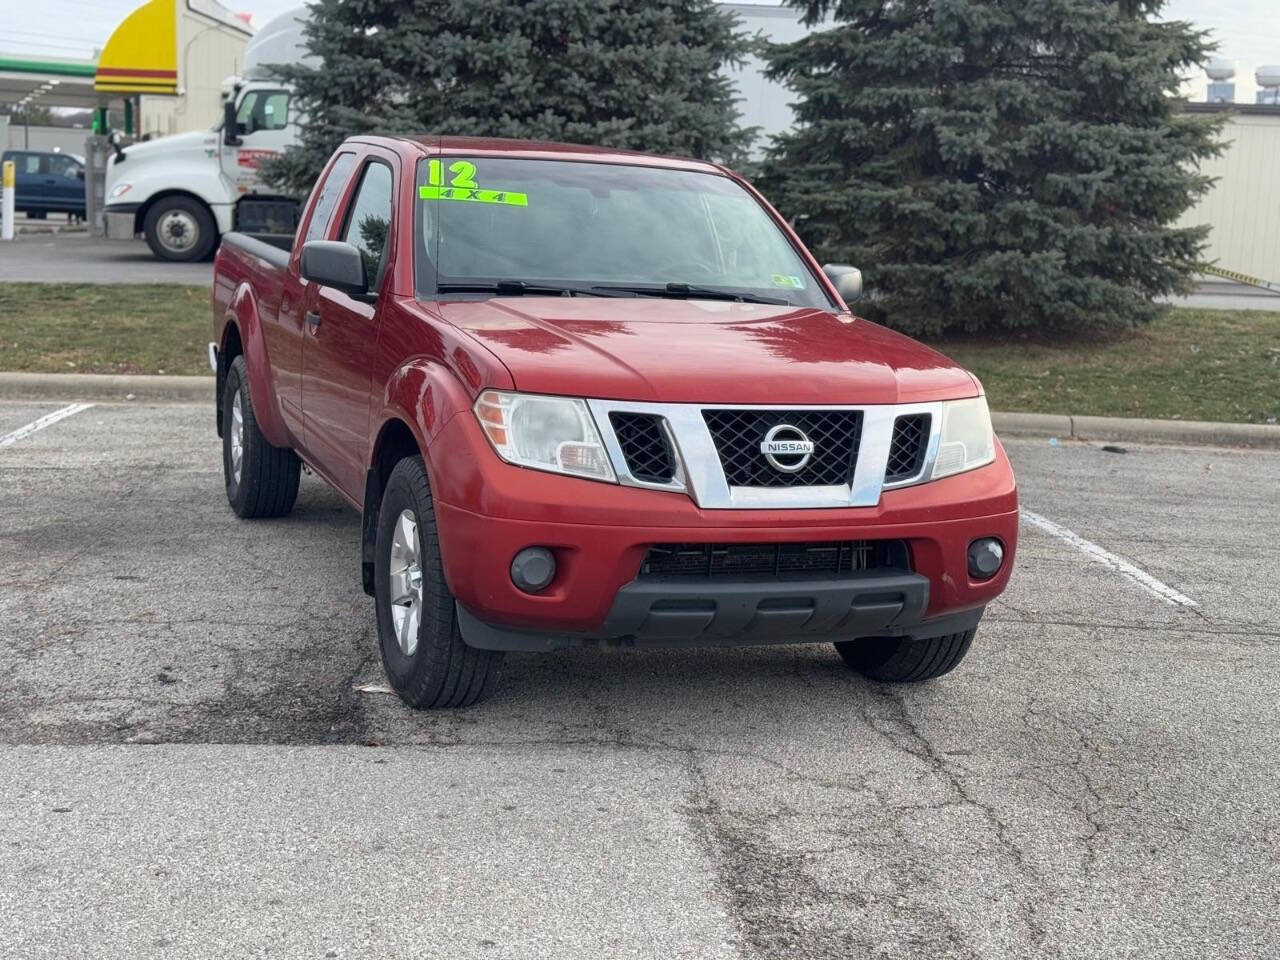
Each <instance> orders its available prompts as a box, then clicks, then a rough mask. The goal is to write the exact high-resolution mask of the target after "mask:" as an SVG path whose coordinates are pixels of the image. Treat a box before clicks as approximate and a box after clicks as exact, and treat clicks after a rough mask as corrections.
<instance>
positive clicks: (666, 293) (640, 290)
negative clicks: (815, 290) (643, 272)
mask: <svg viewBox="0 0 1280 960" xmlns="http://www.w3.org/2000/svg"><path fill="white" fill-rule="evenodd" d="M591 289H592V290H625V291H628V292H630V293H635V294H640V295H641V296H646V297H676V298H680V299H683V300H734V301H736V302H738V303H770V304H777V305H779V306H792V303H791V301H790V300H784V299H783V298H781V297H762V296H759V295H758V294H754V293H743V292H742V291H740V290H726V289H724V288H722V287H699V286H696V285H695V284H690V283H668V284H667V285H666V286H662V287H659V286H647V285H644V284H637V285H635V286H630V285H626V284H596V285H595V286H593V287H592V288H591Z"/></svg>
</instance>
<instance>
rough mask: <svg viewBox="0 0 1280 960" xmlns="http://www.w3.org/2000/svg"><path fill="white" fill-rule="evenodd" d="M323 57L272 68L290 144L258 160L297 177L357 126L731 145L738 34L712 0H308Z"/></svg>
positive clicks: (316, 167) (740, 143)
mask: <svg viewBox="0 0 1280 960" xmlns="http://www.w3.org/2000/svg"><path fill="white" fill-rule="evenodd" d="M311 11H312V12H311V19H310V22H309V24H308V25H307V27H306V28H305V29H306V38H307V44H308V47H309V49H310V51H311V53H312V54H314V55H316V56H317V57H319V58H320V61H321V66H320V67H319V68H317V69H310V68H308V67H305V66H297V65H293V66H286V67H279V68H277V72H278V74H279V75H280V76H281V77H282V78H283V79H285V80H288V81H290V82H291V83H292V84H293V85H294V87H295V90H296V91H297V92H296V100H295V101H294V102H295V104H296V108H297V109H298V110H299V111H300V116H301V126H302V131H301V142H300V145H299V146H297V147H295V148H293V149H291V150H289V151H286V153H285V154H284V155H283V156H282V157H281V158H279V159H277V160H275V161H274V162H272V163H271V164H269V165H268V166H267V167H266V168H265V169H264V173H265V175H266V176H267V177H268V178H269V179H270V180H271V181H272V182H274V183H276V184H277V185H279V186H281V187H283V188H285V189H287V190H290V191H291V192H294V193H297V194H305V193H306V192H307V191H308V190H310V188H311V185H312V184H313V183H314V181H315V178H316V176H317V175H318V174H319V172H320V170H321V168H322V167H323V165H324V163H325V162H326V161H327V160H328V158H329V156H330V154H331V153H332V151H333V150H334V148H335V147H337V146H338V144H339V143H341V142H342V140H343V139H344V138H345V137H347V136H350V135H352V134H358V133H392V134H395V133H437V134H445V135H476V136H495V137H520V138H529V139H545V140H560V141H567V142H571V143H584V144H596V145H603V146H611V147H619V148H625V149H634V150H647V151H653V152H659V153H674V154H683V155H687V156H693V157H698V158H703V159H713V160H724V161H734V160H736V159H738V158H740V157H741V156H742V154H743V152H744V150H745V149H746V147H747V145H748V144H749V142H750V140H751V138H752V131H750V130H743V129H740V128H739V127H738V124H737V120H738V111H737V109H736V108H735V106H734V100H735V96H734V89H733V86H732V84H731V83H730V81H729V80H728V79H727V78H726V77H725V76H724V75H723V73H722V68H723V67H724V66H725V65H726V64H733V63H737V62H740V60H741V59H742V57H743V55H744V54H745V53H746V52H747V51H748V50H749V49H750V40H749V39H748V38H747V37H746V36H745V35H744V34H742V33H740V32H739V31H738V30H737V29H736V22H735V21H734V20H733V19H732V18H731V17H729V16H728V15H726V14H725V13H724V12H722V11H721V10H720V9H719V8H718V7H717V6H716V4H715V3H713V2H711V0H644V2H634V0H317V2H315V3H313V4H312V5H311Z"/></svg>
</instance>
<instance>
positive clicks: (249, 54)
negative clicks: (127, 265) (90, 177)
mask: <svg viewBox="0 0 1280 960" xmlns="http://www.w3.org/2000/svg"><path fill="white" fill-rule="evenodd" d="M307 15H308V11H307V10H306V8H304V7H299V8H298V9H296V10H292V11H290V12H288V13H285V14H282V15H280V16H279V17H276V18H275V19H274V20H271V21H270V22H269V23H267V25H266V26H265V27H263V28H262V30H260V31H259V32H258V33H257V34H255V35H254V37H253V39H252V40H250V41H249V44H248V46H247V47H246V48H245V68H244V74H243V75H242V76H239V77H232V78H230V79H229V80H228V81H227V82H226V83H225V84H224V87H223V97H224V102H223V119H222V120H221V122H219V123H218V125H217V126H215V127H214V128H213V129H212V130H194V131H191V132H190V133H179V134H174V135H172V136H168V137H162V138H160V139H158V140H151V141H148V142H145V143H135V144H131V145H129V146H127V147H118V146H117V147H116V149H115V153H114V156H112V157H111V158H110V159H109V160H108V164H107V182H106V199H105V202H104V204H103V213H104V216H105V221H106V223H105V226H106V232H107V237H108V238H110V239H123V240H131V239H133V238H134V237H136V236H138V235H139V234H141V235H142V236H143V237H145V238H146V241H147V243H148V245H149V246H150V247H151V250H152V252H153V253H154V254H155V255H156V256H157V257H159V258H161V259H162V260H202V259H204V258H206V257H208V256H209V255H210V254H211V253H212V252H213V250H214V249H215V248H216V247H217V244H218V238H219V237H220V236H221V235H222V234H224V233H226V232H227V231H229V230H239V231H242V232H244V233H249V234H260V235H264V236H285V237H288V236H291V235H292V233H293V230H294V227H295V226H296V225H297V217H298V204H297V202H296V200H294V199H292V198H290V197H283V196H280V195H278V194H276V193H274V192H272V191H271V190H270V188H269V187H267V185H266V184H265V183H263V181H262V178H261V177H260V176H259V174H258V167H259V165H260V164H261V162H262V160H263V159H264V158H265V157H268V156H273V155H274V154H276V153H279V152H280V151H281V150H283V149H284V148H285V147H287V146H288V145H289V144H291V143H293V142H294V140H295V139H296V137H297V125H296V124H295V122H294V117H293V116H292V111H291V105H290V99H291V92H290V90H289V87H288V85H286V84H283V83H281V82H279V81H277V80H272V79H270V71H269V70H268V69H267V67H268V66H269V65H270V64H276V63H296V62H299V61H303V60H306V59H307V57H308V55H307V53H306V50H305V48H303V47H302V46H301V42H302V32H301V24H300V22H299V21H300V18H305V17H306V16H307Z"/></svg>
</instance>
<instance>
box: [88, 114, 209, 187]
mask: <svg viewBox="0 0 1280 960" xmlns="http://www.w3.org/2000/svg"><path fill="white" fill-rule="evenodd" d="M110 156H111V163H110V165H109V166H108V167H107V196H108V197H109V196H110V195H111V188H112V187H114V186H115V185H116V183H118V182H120V181H124V182H125V183H132V182H133V181H134V180H137V179H139V178H140V177H141V176H143V175H144V174H146V173H150V171H151V168H152V167H154V166H155V164H156V163H157V162H164V163H165V164H179V163H182V162H184V161H187V160H195V161H197V162H199V161H208V162H209V163H210V165H211V166H212V165H214V164H215V163H216V158H217V156H218V132H217V131H216V130H192V131H191V132H189V133H175V134H172V135H171V136H167V137H158V138H156V139H155V140H147V141H146V142H144V143H135V144H132V145H130V146H127V147H125V148H124V162H123V163H121V162H119V161H118V160H117V159H116V156H115V154H114V153H113V154H111V155H110ZM175 169H176V168H175ZM133 199H134V198H133V197H130V196H124V197H121V198H120V200H121V201H129V200H133ZM137 199H139V200H141V199H143V198H142V197H139V198H137Z"/></svg>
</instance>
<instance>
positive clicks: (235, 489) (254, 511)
mask: <svg viewBox="0 0 1280 960" xmlns="http://www.w3.org/2000/svg"><path fill="white" fill-rule="evenodd" d="M237 397H239V400H240V417H241V423H242V432H241V446H240V449H241V454H240V475H239V476H238V477H237V476H236V475H235V471H234V468H233V465H232V435H233V433H234V432H235V430H236V425H235V421H234V409H235V403H236V398H237ZM301 472H302V461H300V460H299V459H298V455H297V454H296V453H294V452H293V451H292V450H290V449H289V448H288V447H273V446H272V445H271V444H270V443H268V442H267V440H266V438H265V437H264V436H263V435H262V431H261V430H259V429H258V419H257V417H255V416H254V415H253V403H252V402H251V400H250V399H249V368H248V367H247V366H245V362H244V357H243V356H239V357H236V358H235V359H234V360H232V361H231V369H229V370H228V371H227V382H226V385H225V386H224V387H223V388H222V475H223V479H224V481H225V482H226V485H227V502H228V503H230V504H231V509H232V510H234V511H235V512H236V515H237V516H240V517H244V518H245V519H249V518H251V517H283V516H285V515H286V514H287V513H288V512H289V511H290V510H292V509H293V502H294V501H295V500H296V499H297V498H298V479H299V476H300V474H301Z"/></svg>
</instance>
